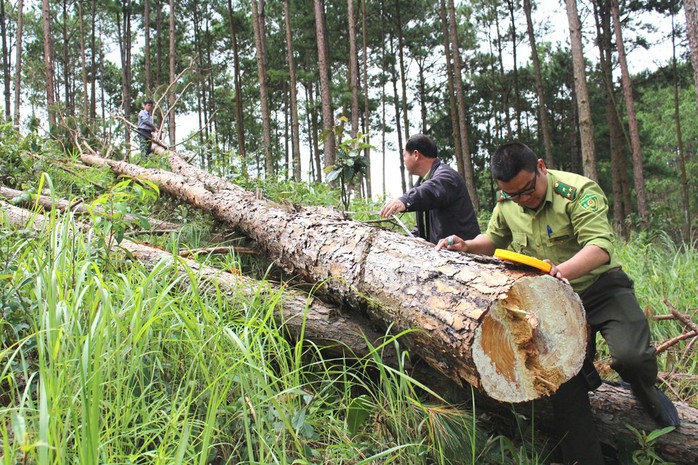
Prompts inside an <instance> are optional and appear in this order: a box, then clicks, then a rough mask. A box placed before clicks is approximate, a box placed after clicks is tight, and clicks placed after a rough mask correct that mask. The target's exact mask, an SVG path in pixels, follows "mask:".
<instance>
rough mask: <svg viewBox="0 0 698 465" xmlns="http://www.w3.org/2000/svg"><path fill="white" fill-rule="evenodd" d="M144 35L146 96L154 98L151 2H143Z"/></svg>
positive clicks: (145, 0)
mask: <svg viewBox="0 0 698 465" xmlns="http://www.w3.org/2000/svg"><path fill="white" fill-rule="evenodd" d="M143 33H144V35H145V44H144V48H143V55H144V56H145V57H144V58H145V70H144V72H145V95H146V96H148V97H152V93H153V90H152V89H153V85H152V82H151V75H152V71H151V69H150V1H149V0H144V1H143Z"/></svg>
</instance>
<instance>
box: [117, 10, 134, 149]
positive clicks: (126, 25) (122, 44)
mask: <svg viewBox="0 0 698 465" xmlns="http://www.w3.org/2000/svg"><path fill="white" fill-rule="evenodd" d="M122 15H123V16H122ZM116 22H117V31H118V39H119V52H120V55H121V92H122V93H121V108H122V110H123V112H124V118H126V119H127V120H130V119H131V2H130V1H127V2H124V3H123V5H122V7H121V10H120V11H119V10H117V12H116ZM125 131H126V142H129V141H130V140H131V130H130V127H129V126H128V125H127V126H125Z"/></svg>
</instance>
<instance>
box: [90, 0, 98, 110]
mask: <svg viewBox="0 0 698 465" xmlns="http://www.w3.org/2000/svg"><path fill="white" fill-rule="evenodd" d="M90 6H91V8H92V9H91V12H92V15H91V16H92V17H91V18H90V19H91V20H92V28H91V31H90V50H91V52H92V53H91V57H90V121H94V120H95V118H97V53H98V51H97V44H96V41H97V34H96V29H97V0H92V2H91V4H90Z"/></svg>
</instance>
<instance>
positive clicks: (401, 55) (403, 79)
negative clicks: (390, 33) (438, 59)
mask: <svg viewBox="0 0 698 465" xmlns="http://www.w3.org/2000/svg"><path fill="white" fill-rule="evenodd" d="M395 17H396V19H397V25H396V26H397V53H398V62H399V64H400V89H401V95H400V112H401V113H402V122H403V128H404V130H405V143H407V140H408V139H409V138H410V119H409V116H408V114H407V76H406V71H405V52H404V50H405V46H404V40H403V38H402V35H403V34H402V16H401V15H400V0H395ZM397 104H398V103H397V101H396V102H395V105H397ZM409 180H410V183H409V184H410V187H412V178H411V177H410V178H409Z"/></svg>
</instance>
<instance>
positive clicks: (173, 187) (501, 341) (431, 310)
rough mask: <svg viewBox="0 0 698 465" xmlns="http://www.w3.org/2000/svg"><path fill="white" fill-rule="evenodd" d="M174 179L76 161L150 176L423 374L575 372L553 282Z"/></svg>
mask: <svg viewBox="0 0 698 465" xmlns="http://www.w3.org/2000/svg"><path fill="white" fill-rule="evenodd" d="M170 156H171V164H172V165H173V167H174V170H175V171H177V172H179V173H182V175H178V174H172V173H168V172H165V171H160V170H148V169H144V168H140V167H138V166H135V165H131V164H128V163H124V162H117V161H113V160H106V159H103V158H101V157H97V156H94V155H89V154H84V155H83V161H84V162H86V163H88V164H93V165H98V166H105V165H107V166H110V167H111V168H112V170H114V171H116V172H117V173H123V174H128V175H131V176H139V177H142V178H146V179H149V180H151V181H153V182H155V183H157V184H159V185H160V188H161V189H162V190H165V191H167V192H169V193H171V194H173V195H175V196H177V197H179V198H181V199H183V200H186V201H187V202H190V203H192V204H193V205H194V206H196V207H199V208H202V209H204V210H206V211H209V212H211V213H213V214H214V215H215V216H216V217H217V218H219V219H221V220H223V221H225V222H227V223H228V224H230V225H231V226H234V227H235V228H237V229H238V230H240V231H241V232H243V233H244V234H246V235H247V236H248V237H250V238H252V239H254V240H256V241H257V243H258V245H259V247H260V249H262V251H263V252H264V253H265V254H266V255H267V256H269V257H273V258H275V259H276V263H277V265H279V266H281V267H282V268H284V269H285V270H286V271H288V272H289V273H291V274H294V275H296V276H300V277H303V278H305V279H307V280H308V281H311V282H322V283H325V284H324V286H323V288H324V290H325V291H326V292H327V295H328V296H330V297H331V298H332V299H333V300H334V301H335V302H340V303H341V304H342V306H344V307H350V308H354V309H358V310H362V311H365V312H367V313H368V314H369V315H370V316H371V317H372V318H374V319H376V320H379V321H381V322H382V324H384V325H386V326H387V325H390V324H392V325H393V327H394V328H395V329H396V330H397V331H402V330H408V329H413V328H416V329H418V331H414V332H412V333H410V334H409V335H408V336H407V337H406V344H407V345H408V347H410V348H411V349H412V350H413V351H414V352H415V353H417V354H418V355H420V356H421V357H422V358H423V359H425V360H426V361H427V363H429V364H430V365H431V366H433V367H435V368H437V369H438V370H440V371H441V372H442V373H443V374H444V375H446V376H449V377H451V378H452V379H454V380H455V381H457V382H459V383H460V384H461V385H463V384H464V383H465V382H467V383H470V384H472V385H473V386H475V387H478V388H482V389H483V390H484V391H485V392H486V393H487V394H488V395H490V396H491V397H493V398H495V399H499V400H505V401H512V402H518V401H524V400H530V399H535V398H538V397H540V396H543V395H547V394H550V393H551V392H554V391H555V390H556V389H557V387H558V386H559V385H560V384H561V383H563V382H564V381H566V380H567V379H569V378H570V377H571V376H573V375H574V374H575V373H576V372H577V371H578V370H579V368H580V366H581V362H582V358H583V355H584V346H585V343H586V330H585V321H584V315H583V310H582V307H581V303H580V301H579V298H578V297H577V295H576V294H574V293H573V292H572V290H571V288H570V287H569V286H567V285H565V284H563V283H562V282H560V281H558V280H556V279H554V278H552V277H550V276H539V275H537V274H533V273H531V272H529V271H525V270H522V269H516V268H514V269H511V268H507V267H506V266H505V265H503V264H502V263H501V262H499V261H498V260H496V259H492V258H488V257H480V256H469V255H464V254H458V253H452V252H436V251H434V248H433V245H431V244H428V243H426V242H425V241H421V240H418V239H414V238H408V237H405V236H401V235H398V234H396V233H393V232H390V231H384V230H379V229H376V228H374V227H371V226H367V225H364V224H361V223H358V222H356V221H352V220H350V219H347V218H346V217H345V215H343V214H342V213H339V212H337V211H335V210H332V209H327V208H300V207H293V208H291V207H281V206H276V205H273V204H271V203H269V202H266V201H264V200H260V199H257V198H256V196H255V195H254V194H252V193H249V192H245V191H244V190H243V189H241V188H240V187H238V186H235V185H233V184H230V183H227V182H225V181H223V180H221V179H219V178H216V177H215V176H212V175H209V174H208V173H205V172H203V171H201V170H198V169H196V168H194V167H192V166H191V165H188V164H186V163H185V162H183V161H182V159H181V158H179V157H177V156H176V155H174V154H170Z"/></svg>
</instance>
